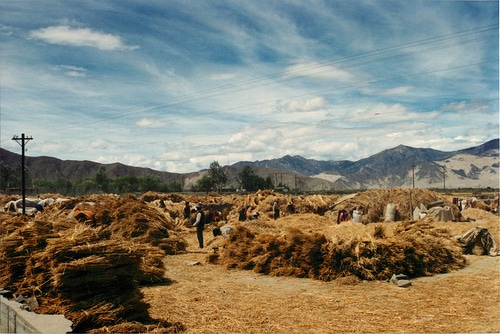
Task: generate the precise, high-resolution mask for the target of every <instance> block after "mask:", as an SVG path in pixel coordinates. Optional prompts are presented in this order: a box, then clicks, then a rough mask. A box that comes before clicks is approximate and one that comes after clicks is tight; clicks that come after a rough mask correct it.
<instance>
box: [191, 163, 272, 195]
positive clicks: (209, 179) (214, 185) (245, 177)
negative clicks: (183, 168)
mask: <svg viewBox="0 0 500 334" xmlns="http://www.w3.org/2000/svg"><path fill="white" fill-rule="evenodd" d="M227 182H228V176H227V173H226V172H225V171H224V168H222V167H221V166H220V165H219V162H217V161H214V162H212V163H211V164H210V167H209V169H208V173H206V174H205V175H203V176H202V178H201V179H200V180H198V182H197V185H196V188H197V189H196V190H216V191H218V192H220V191H221V190H222V188H223V187H224V186H225V185H226V184H227ZM238 184H239V187H240V189H241V190H244V191H257V190H259V189H273V188H274V185H273V182H272V180H271V177H269V176H268V177H267V178H263V177H260V176H259V175H257V174H255V172H254V170H253V169H252V167H250V166H244V167H243V170H242V171H241V172H240V173H238Z"/></svg>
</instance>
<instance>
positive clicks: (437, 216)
mask: <svg viewBox="0 0 500 334" xmlns="http://www.w3.org/2000/svg"><path fill="white" fill-rule="evenodd" d="M427 214H429V215H433V216H434V220H435V221H438V222H449V221H453V220H454V219H455V217H454V216H453V211H452V210H451V208H450V207H449V206H444V207H437V206H436V207H433V208H430V209H429V211H428V212H427Z"/></svg>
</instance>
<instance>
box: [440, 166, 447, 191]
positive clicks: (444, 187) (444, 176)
mask: <svg viewBox="0 0 500 334" xmlns="http://www.w3.org/2000/svg"><path fill="white" fill-rule="evenodd" d="M441 168H442V169H443V191H444V192H446V172H447V170H446V167H445V166H441Z"/></svg>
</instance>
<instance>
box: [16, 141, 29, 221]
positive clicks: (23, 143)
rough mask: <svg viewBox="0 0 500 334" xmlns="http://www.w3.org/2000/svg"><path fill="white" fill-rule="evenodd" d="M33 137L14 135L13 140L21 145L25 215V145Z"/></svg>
mask: <svg viewBox="0 0 500 334" xmlns="http://www.w3.org/2000/svg"><path fill="white" fill-rule="evenodd" d="M32 139H33V137H26V136H25V135H24V133H23V134H21V138H19V137H18V136H14V137H12V140H15V141H16V142H17V143H18V144H19V145H21V151H22V153H21V182H22V194H23V215H25V214H26V176H25V168H24V160H25V159H24V152H25V151H26V149H25V146H26V143H27V142H28V141H30V140H32Z"/></svg>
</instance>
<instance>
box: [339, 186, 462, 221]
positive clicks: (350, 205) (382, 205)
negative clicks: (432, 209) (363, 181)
mask: <svg viewBox="0 0 500 334" xmlns="http://www.w3.org/2000/svg"><path fill="white" fill-rule="evenodd" d="M437 200H443V205H444V206H449V207H451V208H452V210H453V215H454V217H455V219H457V220H460V217H461V214H460V211H459V209H458V207H457V206H456V205H455V204H453V202H452V200H450V199H447V198H445V196H442V195H440V194H438V193H436V192H434V191H431V190H427V189H401V188H393V189H379V190H368V191H364V192H362V193H359V194H357V195H356V196H354V197H352V198H350V199H347V200H345V201H343V202H341V203H339V204H338V205H337V206H335V210H337V211H338V210H342V209H344V210H347V211H350V210H353V209H357V210H359V211H360V212H361V213H362V215H363V218H362V222H363V224H368V223H373V222H380V221H384V215H385V209H386V207H387V204H389V203H392V204H395V205H396V217H395V220H396V221H401V220H408V219H412V209H414V208H415V207H416V206H418V205H419V204H421V203H422V204H424V205H427V204H429V203H432V202H435V201H437Z"/></svg>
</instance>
